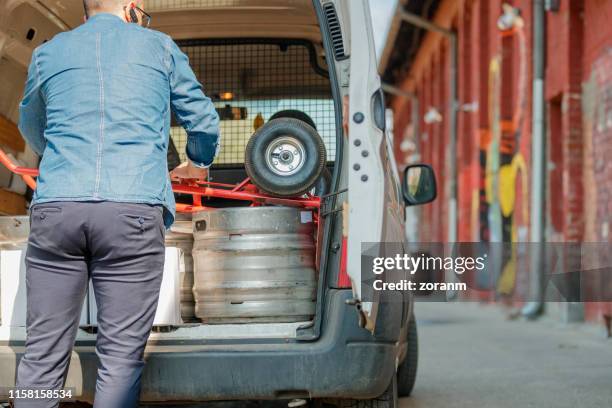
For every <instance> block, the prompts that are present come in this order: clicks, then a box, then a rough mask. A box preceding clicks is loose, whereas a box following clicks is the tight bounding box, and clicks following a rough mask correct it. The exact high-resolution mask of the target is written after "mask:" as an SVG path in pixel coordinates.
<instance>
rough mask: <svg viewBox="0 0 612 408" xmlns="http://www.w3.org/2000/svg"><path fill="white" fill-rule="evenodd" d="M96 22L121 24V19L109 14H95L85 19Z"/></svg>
mask: <svg viewBox="0 0 612 408" xmlns="http://www.w3.org/2000/svg"><path fill="white" fill-rule="evenodd" d="M96 20H118V21H121V22H123V20H122V19H121V17H119V16H117V15H115V14H111V13H96V14H94V15H93V16H91V17H89V18H88V19H87V21H96Z"/></svg>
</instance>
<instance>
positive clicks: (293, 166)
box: [266, 136, 306, 176]
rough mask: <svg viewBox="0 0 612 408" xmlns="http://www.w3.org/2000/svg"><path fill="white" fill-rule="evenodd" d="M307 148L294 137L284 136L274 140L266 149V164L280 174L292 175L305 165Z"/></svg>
mask: <svg viewBox="0 0 612 408" xmlns="http://www.w3.org/2000/svg"><path fill="white" fill-rule="evenodd" d="M304 163H306V150H305V149H304V145H303V144H302V143H301V142H300V141H299V140H297V139H296V138H294V137H290V136H283V137H279V138H278V139H276V140H274V141H273V142H272V143H270V145H269V146H268V148H267V149H266V165H267V166H268V168H269V169H270V170H271V171H272V172H273V173H275V174H278V175H279V176H291V175H293V174H295V173H297V172H298V171H300V170H301V169H302V167H304Z"/></svg>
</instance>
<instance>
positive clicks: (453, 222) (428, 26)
mask: <svg viewBox="0 0 612 408" xmlns="http://www.w3.org/2000/svg"><path fill="white" fill-rule="evenodd" d="M400 17H401V18H402V20H403V21H405V22H407V23H409V24H412V25H414V26H416V27H419V28H422V29H424V30H428V31H433V32H436V33H440V34H442V35H443V36H445V37H446V38H448V40H449V43H450V79H449V86H450V90H449V93H450V103H449V110H450V120H449V136H450V137H449V139H450V140H449V144H448V154H447V156H448V167H449V168H448V173H449V183H448V188H449V203H448V237H447V238H448V242H457V131H458V129H457V123H458V112H459V100H458V92H457V82H458V81H457V65H458V61H459V51H458V44H457V33H456V32H455V31H453V30H449V29H448V28H444V27H441V26H439V25H437V24H435V23H432V22H431V21H429V20H427V19H425V18H423V17H421V16H418V15H416V14H412V13H409V12H407V11H402V12H401V13H400Z"/></svg>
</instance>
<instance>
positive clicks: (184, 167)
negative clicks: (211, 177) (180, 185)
mask: <svg viewBox="0 0 612 408" xmlns="http://www.w3.org/2000/svg"><path fill="white" fill-rule="evenodd" d="M170 178H171V179H172V180H173V181H183V180H197V181H199V182H205V181H206V180H207V179H208V169H202V168H199V167H196V166H194V165H193V164H191V162H190V161H186V162H185V163H182V164H181V165H179V166H178V167H176V168H175V169H174V170H172V171H171V172H170Z"/></svg>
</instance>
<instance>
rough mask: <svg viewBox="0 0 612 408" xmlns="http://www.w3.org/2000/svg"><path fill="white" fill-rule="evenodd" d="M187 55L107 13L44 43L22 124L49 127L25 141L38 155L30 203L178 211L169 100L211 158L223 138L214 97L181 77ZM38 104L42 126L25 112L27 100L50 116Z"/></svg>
mask: <svg viewBox="0 0 612 408" xmlns="http://www.w3.org/2000/svg"><path fill="white" fill-rule="evenodd" d="M177 56H178V57H177ZM177 58H178V59H180V61H177ZM185 59H186V57H184V54H182V53H181V52H180V51H179V50H178V47H176V44H175V43H174V42H173V41H172V40H171V39H170V37H168V36H166V35H165V34H162V33H159V32H156V31H153V30H148V29H145V28H142V27H139V26H137V25H136V24H125V23H124V22H122V21H121V19H119V18H118V17H116V16H114V15H111V14H97V15H95V16H93V17H92V18H91V19H90V20H89V21H88V22H87V23H86V24H83V25H82V26H80V27H78V28H77V29H75V30H73V31H70V32H66V33H62V34H59V35H57V36H56V37H55V38H54V39H53V40H52V41H50V42H49V43H47V44H44V45H42V46H41V47H39V48H38V49H37V50H36V51H35V53H34V55H33V57H32V65H33V66H34V68H35V69H36V72H30V75H29V82H28V90H30V94H28V93H27V91H26V97H25V98H24V102H23V103H22V115H21V120H20V128H21V129H22V132H23V133H24V135H26V136H27V135H28V134H36V133H40V130H38V129H41V128H42V129H44V140H43V139H40V140H39V141H38V143H37V142H36V141H32V140H29V141H30V142H31V145H32V146H33V148H34V150H36V151H37V153H39V154H41V155H42V162H41V164H40V174H41V175H40V177H39V179H38V186H37V189H36V192H35V195H34V199H33V201H34V203H37V202H48V201H57V200H70V201H97V200H101V201H105V200H106V201H121V202H145V203H149V204H164V205H165V206H166V208H167V209H168V210H170V211H169V212H171V213H173V211H174V198H173V195H172V190H171V186H170V180H169V177H168V173H167V163H166V160H167V159H166V152H167V147H168V134H169V126H170V107H171V101H172V106H173V107H174V109H175V111H177V117H178V118H179V121H181V122H182V123H183V124H184V125H186V126H185V127H186V128H187V131H188V133H189V132H190V131H191V133H193V134H194V136H195V137H196V138H199V139H204V140H200V142H204V144H208V145H210V146H209V148H208V149H207V150H208V155H210V154H214V150H215V148H216V146H215V144H216V143H217V138H218V117H217V115H216V112H214V109H213V108H212V104H211V103H210V100H209V99H208V98H206V97H204V95H203V94H202V93H201V92H199V89H196V88H199V84H198V83H197V81H196V80H195V78H185V77H186V76H187V77H189V74H191V76H192V75H193V74H192V73H191V71H190V70H189V73H187V74H185V73H184V72H180V70H181V67H180V65H179V64H185ZM32 69H33V68H32V67H31V70H32ZM182 70H183V71H184V70H185V68H182ZM187 79H188V80H187ZM31 82H34V83H31ZM196 90H197V91H198V92H195V91H196ZM35 104H44V105H45V106H46V123H44V122H38V123H37V120H38V121H40V120H44V118H40V117H39V118H36V117H32V116H33V115H32V114H30V115H28V114H27V112H24V111H25V109H24V107H25V106H27V105H30V106H28V109H27V111H28V112H30V113H32V112H39V113H40V112H44V111H43V110H42V107H41V108H40V109H32V106H31V105H35ZM187 108H188V109H187ZM24 113H25V114H24ZM38 116H40V115H38ZM29 139H31V138H29ZM44 141H46V147H45V145H44ZM199 150H203V149H202V148H200V149H199ZM188 154H189V151H188ZM211 158H212V157H211ZM169 222H171V221H168V222H167V224H168V223H169Z"/></svg>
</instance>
